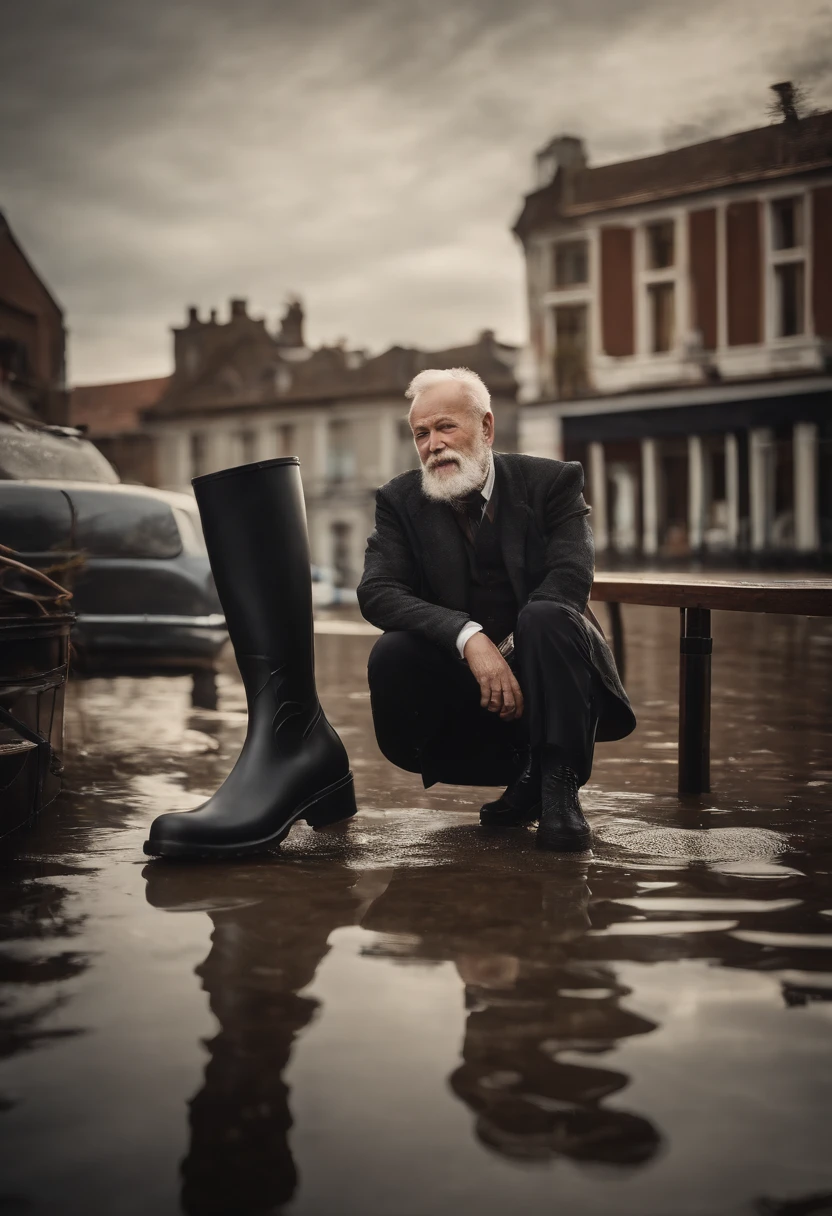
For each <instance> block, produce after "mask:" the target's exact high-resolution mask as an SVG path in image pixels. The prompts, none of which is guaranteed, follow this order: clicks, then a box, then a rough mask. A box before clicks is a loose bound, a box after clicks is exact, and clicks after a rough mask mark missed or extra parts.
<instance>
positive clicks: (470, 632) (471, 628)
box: [456, 453, 494, 659]
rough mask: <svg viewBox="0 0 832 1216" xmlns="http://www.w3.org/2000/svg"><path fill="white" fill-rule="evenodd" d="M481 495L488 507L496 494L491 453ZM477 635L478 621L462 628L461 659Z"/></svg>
mask: <svg viewBox="0 0 832 1216" xmlns="http://www.w3.org/2000/svg"><path fill="white" fill-rule="evenodd" d="M480 493H481V494H482V496H483V498H484V499H485V505H486V506H488V503H489V502H490V501H491V495H492V494H493V493H494V457H493V455H492V454H491V453H489V458H488V476H487V477H486V479H485V485H484V486H483V488H482V489H481V490H480ZM475 633H482V625H478V624H477V622H476V621H468V623H467V624H466V625H463V626H462V628H461V629H460V631H459V633H458V634H457V638H456V648H457V650H458V651H459V657H460V658H461V659H464V658H465V643H466V642H467V641H468V639H469V638H472V637H473V636H474V634H475Z"/></svg>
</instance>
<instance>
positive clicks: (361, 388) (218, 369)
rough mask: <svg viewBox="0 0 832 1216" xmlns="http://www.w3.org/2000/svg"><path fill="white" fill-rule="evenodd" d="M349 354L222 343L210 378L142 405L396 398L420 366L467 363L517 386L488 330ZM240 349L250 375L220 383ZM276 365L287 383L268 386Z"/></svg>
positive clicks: (214, 407) (161, 409)
mask: <svg viewBox="0 0 832 1216" xmlns="http://www.w3.org/2000/svg"><path fill="white" fill-rule="evenodd" d="M354 353H355V352H350V351H347V350H344V349H342V348H341V347H337V346H335V347H327V346H325V347H320V348H319V349H318V350H315V351H312V352H310V353H309V356H308V358H305V359H300V360H299V359H297V358H291V359H289V358H285V359H284V358H283V357H282V355H281V353H280V351H279V349H278V348H276V347H275V348H274V349H273V350H271V351H266V352H262V351H257V350H254V349H252V350H250V351H249V352H245V351H244V349H242V348H241V347H238V346H235V347H233V348H230V349H226V350H225V351H224V352H223V356H222V358H221V360H218V361H217V362H215V363H213V364H212V367H211V379H210V380H203V379H201V378H197V380H196V381H192V382H188V381H185V380H177V379H176V378H174V379H172V380H171V381H170V383H169V385H168V388H167V391H166V392H165V393H164V394H162V395H161V396H160V397H159V398H158V399H157V401H156V402H155V403H154V404H152V405H151V406H149V407H148V412H149V413H150V414H152V415H155V416H156V417H164V416H167V417H175V416H182V415H193V414H201V413H211V412H226V411H232V410H241V409H257V408H259V409H263V408H280V407H290V406H297V405H309V406H315V405H323V404H327V403H329V402H332V401H344V400H355V399H357V398H362V397H370V398H377V397H402V396H403V395H404V391H405V389H406V388H407V386H408V384H409V383H410V381H411V380H412V379H413V377H414V376H415V375H416V374H417V372H420V371H422V370H424V368H426V367H453V366H464V367H470V368H471V370H472V371H475V372H477V373H478V374H479V375H480V376H482V378H483V380H485V382H486V383H487V384H488V386H489V388H490V390H491V391H492V392H493V393H497V394H503V395H509V396H513V395H514V393H515V391H516V382H515V379H514V375H513V371H512V364H513V360H514V356H515V354H516V351H515V348H514V347H512V346H509V345H507V344H506V343H500V342H497V341H496V340H495V339H494V336H493V334H491V333H490V332H488V331H486V332H485V333H483V334H481V335H480V338H479V339H478V341H476V342H474V343H472V344H470V345H468V346H458V347H451V348H449V349H447V350H440V351H424V350H418V349H415V348H412V347H404V346H391V347H390V348H389V349H388V350H386V351H384V352H382V353H381V354H380V355H376V356H374V357H372V358H369V359H363V360H362V361H360V362H358V363H356V364H353V363H352V358H351V356H353V355H354ZM246 356H248V357H250V358H251V360H252V363H251V367H250V371H251V375H250V377H249V379H248V382H247V383H246V384H242V385H240V387H239V388H238V389H232V388H223V387H222V386H221V373H222V369H223V368H224V367H227V366H229V365H234V364H238V365H239V364H240V362H241V361H242V359H244V358H245V357H246ZM275 364H277V365H278V366H280V367H282V368H285V370H286V372H287V373H288V377H289V379H288V385H287V387H286V388H285V389H284V390H283V391H280V392H278V391H277V389H276V388H275V387H274V380H273V377H272V378H269V377H268V376H266V375H265V374H266V373H268V372H269V370H270V369H273V367H274V365H275ZM259 373H263V374H262V375H261V374H259ZM264 377H265V378H264ZM218 384H219V386H218Z"/></svg>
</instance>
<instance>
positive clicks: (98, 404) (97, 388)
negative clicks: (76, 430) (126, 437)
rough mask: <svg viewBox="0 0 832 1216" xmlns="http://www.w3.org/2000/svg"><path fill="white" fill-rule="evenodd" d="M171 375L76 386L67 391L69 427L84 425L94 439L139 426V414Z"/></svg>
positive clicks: (120, 433)
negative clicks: (68, 392) (68, 395)
mask: <svg viewBox="0 0 832 1216" xmlns="http://www.w3.org/2000/svg"><path fill="white" fill-rule="evenodd" d="M169 383H170V376H157V377H155V378H154V379H152V380H123V381H121V382H118V383H115V384H83V385H78V387H77V388H74V389H73V390H72V392H71V393H70V397H69V418H70V425H71V426H85V427H86V428H87V433H88V434H89V436H90V437H91V438H93V439H95V438H96V437H100V436H104V435H123V434H126V433H128V432H130V431H138V430H140V429H141V413H142V411H143V410H146V409H148V408H149V407H150V406H152V405H154V404H155V403H156V402H157V401H158V400H159V398H160V397H161V395H162V393H163V392H164V391H165V389H166V388H167V386H168V384H169Z"/></svg>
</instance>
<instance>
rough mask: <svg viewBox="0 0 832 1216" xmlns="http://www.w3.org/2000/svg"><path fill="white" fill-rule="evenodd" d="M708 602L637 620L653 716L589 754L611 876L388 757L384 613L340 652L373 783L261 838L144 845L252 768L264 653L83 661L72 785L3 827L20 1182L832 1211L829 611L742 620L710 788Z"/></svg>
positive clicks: (640, 697) (119, 1191) (528, 1209)
mask: <svg viewBox="0 0 832 1216" xmlns="http://www.w3.org/2000/svg"><path fill="white" fill-rule="evenodd" d="M625 615H627V616H628V617H630V614H629V613H627V611H626V610H625ZM631 624H632V626H633V628H630V625H631ZM677 624H678V622H677V620H676V617H674V616H673V614H672V613H668V614H663V613H661V612H660V611H659V610H656V611H655V612H654V611H653V610H644V611H640V610H635V609H634V610H633V614H632V617H631V618H630V619H628V636H629V642H630V646H631V651H632V656H631V657H632V662H631V675H630V685H631V687H630V691H631V694H632V696H633V699H634V703H635V704H636V705H637V708H638V713H639V720H640V724H641V726H640V730H639V732H637V733H636V735H635V736H632V737H631V738H629V739H627V740H623V741H622V742H621V743H617V744H610V745H605V747H604V749H603V751H602V752H601V754H600V755H599V759H598V764H597V766H596V770H595V772H594V774H593V780H592V782H591V783H590V785H589V787H588V788H587V797H586V801H587V809H588V812H589V815H590V817H591V819H592V823H593V826H594V828H595V829H596V841H595V850H594V852H595V856H594V858H593V860H592V861H591V863H590V868H589V871H588V874H587V873H586V871H585V868H584V866H583V865H582V863H581V862H580V861H578V860H577V859H570V860H564V859H557V858H553V857H551V856H548V855H543V854H538V853H537V851H536V850H535V848H534V839H533V836H532V834H530V833H524V832H519V833H514V834H508V835H510V836H511V839H509V838H508V835H507V836H506V839H504V840H503V839H501V840H499V841H498V840H497V839H495V838H494V837H489V838H488V839H484V838H483V835H482V834H481V833H480V832H479V831H478V829H477V827H476V826H475V824H476V812H477V809H478V806H479V803H480V801H482V800H483V796H484V795H486V794H490V793H491V791H484V790H482V791H481V790H473V789H470V790H469V789H461V788H454V787H442V786H438V787H434V788H432V789H431V790H429V791H426V790H424V789H422V787H421V783H420V781H419V780H418V778H417V777H415V775H412V774H407V773H403V772H399V771H398V770H395V769H393V768H391V766H390V765H389V764H387V763H386V762H384V761H383V760H382V758H381V757H380V755H379V753H378V750H377V748H376V746H375V742H374V739H373V734H372V729H371V724H370V720H369V710H368V704H367V700H366V691H365V692H362V691H361V690H362V689H364V690H366V662H367V652H368V651H369V648H370V645H371V639H364V638H360V637H358V638H345V637H334V636H333V637H324V638H322V639H320V641H321V646H320V647H319V648H318V650H319V653H318V658H319V668H318V671H319V686H320V688H321V690H322V696H323V697H324V703H325V706H326V709H327V713H328V715H329V714H331V716H332V720H333V721H334V722H336V723H337V724H338V728H339V729H340V730H341V731H342V732H343V734H344V736H345V741H346V742H347V743H348V746H349V749H350V756H351V760H352V763H353V765H354V766H355V770H356V777H357V784H358V785H359V786H360V799H361V814H360V815H359V816H358V817H357V819H356V820H354V821H352V822H351V824H350V825H349V827H348V829H346V830H345V831H344V833H343V836H340V837H339V836H337V834H335V829H333V831H332V834H330V833H328V832H322V833H313V832H311V831H308V830H307V829H306V828H298V829H296V830H295V831H293V833H292V834H291V836H290V838H289V839H288V840H287V841H286V842H285V844H284V846H283V847H282V849H281V853H282V856H281V858H280V859H264V860H262V861H260V862H257V863H245V864H239V865H237V864H235V865H234V866H229V867H222V866H217V867H209V866H199V865H198V866H191V867H188V868H187V869H185V868H184V867H176V866H175V865H166V864H164V863H162V864H159V863H153V864H152V865H149V866H145V862H144V859H143V857H142V854H141V842H142V840H143V839H144V838H145V836H146V829H147V825H148V824H149V822H150V821H151V819H152V818H153V817H154V816H155V815H156V814H158V813H159V812H160V811H162V810H168V809H186V808H187V807H190V806H193V805H195V804H197V803H198V802H200V801H203V800H204V798H205V796H206V794H208V793H210V792H211V791H212V790H213V789H215V788H216V787H217V786H218V785H219V784H220V783H221V781H222V780H223V778H224V777H225V775H226V773H227V771H228V769H229V768H230V767H231V765H232V763H233V761H234V759H235V758H236V756H237V754H238V752H239V748H240V745H241V743H242V737H243V735H244V732H245V711H244V700H243V695H242V689H241V686H240V685H239V684H238V683H235V682H234V681H233V680H232V679H231V678H230V677H227V678H225V683H224V684H223V687H222V695H221V698H220V710H219V711H213V712H211V711H195V710H194V709H193V708H192V707H191V704H190V686H189V683H188V681H187V680H186V679H173V680H162V679H159V680H154V679H151V680H146V681H131V680H126V681H105V680H95V681H91V682H89V684H83V685H77V686H75V687H74V688H71V689H70V692H71V694H72V695H71V701H70V705H69V715H68V722H69V727H68V739H69V746H68V773H67V780H66V785H65V791H64V794H63V795H62V797H61V800H60V802H59V803H56V805H55V807H54V808H52V809H51V810H50V812H49V814H47V815H44V816H43V817H42V819H41V821H40V823H39V824H38V825H37V827H36V828H35V830H34V831H32V832H31V833H30V834H28V835H27V836H26V837H25V839H21V840H20V841H19V842H17V844H16V851H15V853H14V855H13V856H10V858H9V860H8V861H4V860H2V855H0V933H2V935H3V938H4V944H3V945H2V946H0V980H2V981H4V982H3V983H2V984H0V1002H3V1003H2V1004H1V1005H0V1040H1V1041H2V1047H0V1089H2V1091H3V1092H4V1093H5V1095H6V1096H7V1098H8V1099H12V1100H13V1101H14V1105H13V1106H11V1108H9V1109H7V1110H6V1111H5V1113H3V1114H2V1116H0V1178H1V1179H2V1181H0V1192H2V1195H0V1209H3V1210H5V1208H4V1204H5V1205H6V1207H9V1205H10V1197H11V1196H12V1195H14V1196H15V1199H14V1203H16V1204H17V1205H18V1206H17V1207H16V1208H15V1207H11V1208H10V1210H18V1209H19V1210H26V1211H27V1212H30V1213H31V1214H32V1216H53V1214H54V1213H55V1212H61V1213H62V1216H64V1214H65V1216H76V1214H77V1216H94V1214H96V1216H97V1213H98V1212H106V1213H108V1214H109V1213H110V1212H123V1213H125V1216H144V1213H145V1212H154V1213H159V1216H162V1214H163V1213H164V1214H165V1216H167V1214H168V1213H170V1214H171V1216H173V1213H175V1212H177V1211H182V1210H184V1211H185V1212H186V1213H187V1214H188V1216H220V1213H222V1216H262V1214H263V1213H266V1212H269V1213H276V1212H278V1211H282V1210H284V1209H285V1208H286V1207H287V1206H290V1210H291V1211H292V1212H293V1213H294V1212H297V1216H321V1213H326V1216H329V1213H330V1212H333V1213H336V1212H337V1213H344V1214H348V1216H352V1214H353V1213H356V1214H357V1213H359V1212H360V1214H361V1216H400V1214H401V1213H403V1212H408V1213H410V1212H420V1213H428V1212H430V1213H431V1216H434V1214H436V1216H451V1214H452V1213H453V1212H454V1211H460V1210H465V1211H467V1210H468V1209H469V1208H470V1209H471V1210H472V1211H476V1212H477V1213H478V1214H479V1216H503V1214H504V1213H505V1212H506V1211H507V1210H511V1209H512V1207H514V1206H516V1207H517V1208H522V1210H523V1212H524V1216H543V1214H544V1213H545V1214H546V1216H548V1214H549V1213H550V1212H551V1211H552V1210H553V1204H556V1205H557V1207H558V1210H562V1211H564V1212H566V1213H569V1216H571V1214H572V1213H573V1212H574V1213H579V1212H580V1213H581V1216H601V1214H604V1216H606V1214H608V1213H610V1212H612V1211H615V1212H616V1213H619V1212H620V1213H621V1214H622V1216H679V1213H680V1212H681V1211H682V1210H683V1209H684V1210H685V1211H691V1212H693V1211H695V1212H697V1213H700V1212H702V1213H704V1212H708V1213H709V1216H741V1214H742V1216H752V1214H753V1216H821V1214H824V1213H827V1212H829V1211H830V1209H831V1208H832V1201H830V1194H831V1193H832V1192H830V1186H832V1163H831V1162H830V1157H829V1152H828V1147H827V1144H826V1141H827V1140H828V1129H827V1123H828V1110H829V1107H830V1096H831V1095H830V1090H829V1085H828V1080H827V1074H828V1070H826V1072H825V1071H824V1069H823V1067H822V1064H823V1063H824V1062H825V1060H826V1059H828V1024H829V1021H828V1015H829V1011H830V1008H832V1006H830V1005H829V1004H828V1003H827V1002H828V1001H829V1000H830V995H832V951H830V949H829V945H830V942H829V937H830V935H831V934H832V899H830V895H829V857H830V818H829V802H830V793H832V765H831V764H830V755H832V734H830V723H832V664H830V663H829V658H830V657H832V622H814V623H811V622H810V623H809V629H810V631H809V633H808V635H807V636H806V637H803V635H802V634H801V635H800V636H799V631H798V630H797V625H796V623H795V622H794V621H792V620H790V619H787V618H771V619H765V620H764V619H763V618H762V617H761V618H753V619H752V618H747V617H742V616H737V617H736V619H734V618H732V617H731V615H730V614H724V615H723V616H721V617H720V616H717V617H716V618H715V621H714V627H715V631H716V634H717V638H716V642H717V645H716V646H715V649H718V650H719V660H718V662H717V661H715V664H714V702H713V747H714V755H713V762H714V793H713V794H712V795H711V796H710V797H708V798H703V799H699V800H694V801H691V802H689V803H688V802H686V803H685V804H683V805H680V803H679V802H678V800H677V798H676V794H675V754H674V750H673V749H674V740H675V731H676V701H675V698H676V692H677V690H676V678H677V677H676V672H677V665H678V636H677ZM804 624H805V622H804ZM459 812H463V813H462V814H459ZM143 866H145V869H144V871H143V870H142V867H143ZM142 873H144V874H145V875H146V879H147V895H148V899H149V901H150V904H151V905H154V906H155V907H158V908H160V909H169V910H170V911H177V910H181V911H184V910H191V911H194V910H196V911H198V912H199V915H197V916H192V917H179V918H177V917H174V916H170V915H167V913H166V912H164V911H160V912H158V913H154V911H153V908H152V907H148V904H147V902H146V901H145V900H144V899H142V898H141V891H142V880H141V877H140V876H141V874H142ZM588 888H591V895H590V894H589V890H588ZM137 896H139V898H137ZM202 913H205V914H206V916H207V917H210V921H211V924H210V928H211V929H212V932H213V938H212V943H211V948H210V952H209V953H208V957H207V958H205V959H204V961H202V962H201V963H200V964H199V966H198V969H197V974H198V976H199V979H200V982H201V983H202V985H203V987H204V989H205V992H206V993H207V1003H208V1004H209V1005H210V1008H211V1010H212V1011H213V1016H214V1017H215V1018H216V1027H215V1029H212V1030H210V1031H208V1032H207V1033H208V1036H209V1038H208V1041H205V1042H204V1043H203V1045H202V1050H201V1051H200V1050H199V1049H195V1048H196V1045H195V1043H194V1040H195V1039H196V1036H197V1035H198V1034H204V1033H206V1032H205V1031H204V1029H203V1027H204V1025H205V1023H206V1022H207V1021H209V1018H210V1015H209V1014H208V1013H207V1010H206V1008H205V1005H206V1000H205V997H204V996H203V995H202V993H201V992H200V991H199V989H198V985H197V983H196V982H195V981H194V975H193V971H194V967H195V966H196V964H197V960H199V959H201V958H202V957H203V955H204V954H205V953H206V947H205V942H206V939H207V930H208V928H209V922H208V920H207V919H206V916H203V915H202ZM590 922H591V923H590ZM348 925H359V926H361V928H357V929H354V930H352V931H350V932H347V933H339V934H337V935H336V936H335V937H334V938H333V937H332V933H333V930H335V929H337V928H339V927H341V926H348ZM329 941H331V942H332V945H333V950H332V953H331V954H328V950H329ZM356 951H358V952H360V954H361V955H363V956H364V957H357V956H356ZM367 956H369V957H370V959H371V960H373V959H378V962H377V963H376V962H374V961H370V962H368V961H366V960H367ZM422 960H423V961H425V962H426V963H427V964H428V967H427V969H423V968H420V967H418V966H417V967H415V968H414V967H413V966H412V965H411V966H410V968H409V970H408V972H404V971H403V969H402V964H413V963H416V964H418V963H419V962H420V961H422ZM322 961H323V967H322V968H321V963H322ZM437 962H438V963H439V964H440V965H439V966H435V965H434V964H435V963H437ZM452 968H455V969H456V974H457V975H458V976H459V982H458V983H455V981H454V976H453V973H452ZM316 969H318V970H319V974H318V976H317V979H316V980H314V981H313V976H315V975H316ZM311 981H313V982H311ZM364 984H367V989H366V990H365V989H364V987H363V985H364ZM319 993H323V994H325V995H324V996H323V997H322V999H323V1000H325V1002H326V1007H325V1009H324V1010H323V1012H324V1015H325V1017H324V1023H323V1025H321V1026H320V1027H316V1028H315V1029H314V1030H313V1031H312V1033H309V1037H308V1039H307V1038H306V1037H305V1036H306V1035H307V1033H308V1032H309V1031H310V1029H311V1028H312V1027H313V1025H314V1024H315V1022H316V1021H317V1020H318V1019H319V1018H320V1016H321V1012H322V1010H321V1005H320V1002H319V1001H318V1002H316V1000H315V997H317V996H318V994H319ZM311 994H314V996H313V995H311ZM376 998H378V999H376ZM404 999H408V1000H412V1001H413V1006H412V1007H410V1008H408V1009H407V1010H403V1009H402V1001H403V1000H404ZM403 1014H404V1015H405V1016H404V1017H403ZM458 1023H459V1025H460V1026H462V1025H463V1024H464V1035H463V1036H462V1037H461V1038H460V1039H457V1037H456V1035H457V1024H458ZM403 1025H404V1026H406V1027H407V1033H408V1034H410V1035H411V1036H412V1038H413V1042H412V1051H411V1050H410V1047H411V1044H410V1043H407V1042H405V1041H403V1040H402V1039H401V1029H402V1026H403ZM196 1026H198V1027H199V1029H198V1030H197V1029H195V1027H196ZM438 1026H441V1027H442V1031H441V1033H437V1027H438ZM654 1027H656V1028H658V1027H660V1028H661V1029H660V1033H652V1030H653V1028H654ZM210 1036H213V1037H210ZM434 1040H435V1041H434ZM357 1044H358V1048H359V1050H358V1051H356V1045H357ZM42 1047H47V1048H48V1050H41V1048H42ZM400 1049H401V1055H402V1056H404V1057H405V1058H403V1059H401V1060H400V1064H401V1070H400V1071H398V1068H399V1065H398V1064H397V1061H399V1059H400ZM2 1053H5V1056H3V1055H2ZM287 1061H288V1062H289V1067H290V1068H292V1071H291V1072H287ZM203 1069H204V1075H203V1073H202V1070H203ZM380 1077H382V1078H383V1082H382V1083H381V1084H380V1082H379V1078H380ZM287 1078H288V1080H289V1081H290V1082H291V1085H292V1090H291V1091H289V1090H288V1089H287ZM345 1078H346V1080H345ZM191 1095H194V1096H193V1097H191ZM189 1098H190V1101H188V1099H189ZM186 1101H187V1107H186V1106H185V1103H186ZM0 1102H2V1099H0ZM183 1108H184V1109H183ZM345 1112H346V1113H345ZM183 1115H187V1118H185V1117H183ZM293 1118H294V1119H295V1120H296V1124H295V1126H294V1127H293V1126H292V1119H293ZM347 1123H349V1127H347V1126H346V1124H347ZM403 1128H406V1131H407V1134H406V1135H402V1129H403ZM346 1143H348V1145H349V1151H345V1144H346ZM772 1145H776V1146H777V1151H776V1152H773V1151H772ZM290 1150H291V1151H290ZM293 1156H294V1161H293V1159H292V1157H293ZM178 1163H181V1174H180V1175H179V1176H178V1175H177V1164H178ZM426 1163H427V1165H426ZM530 1165H531V1166H533V1167H534V1168H528V1167H529V1166H530ZM588 1167H591V1168H588ZM596 1167H600V1168H596ZM299 1173H300V1175H301V1176H300V1177H299V1176H298V1175H299ZM385 1188H386V1189H385ZM397 1188H399V1189H397ZM555 1190H556V1193H555Z"/></svg>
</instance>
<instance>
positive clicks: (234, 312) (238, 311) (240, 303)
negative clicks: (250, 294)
mask: <svg viewBox="0 0 832 1216" xmlns="http://www.w3.org/2000/svg"><path fill="white" fill-rule="evenodd" d="M247 303H248V301H247V300H231V320H232V321H234V320H236V319H237V318H238V317H247V316H248V313H247V312H246V304H247Z"/></svg>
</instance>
